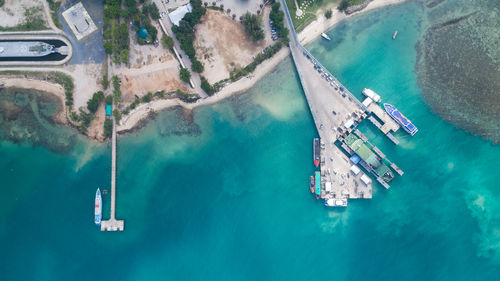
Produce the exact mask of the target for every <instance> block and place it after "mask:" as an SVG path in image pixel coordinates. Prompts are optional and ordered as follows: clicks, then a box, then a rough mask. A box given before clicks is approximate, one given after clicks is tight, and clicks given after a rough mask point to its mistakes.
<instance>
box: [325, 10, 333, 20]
mask: <svg viewBox="0 0 500 281" xmlns="http://www.w3.org/2000/svg"><path fill="white" fill-rule="evenodd" d="M331 17H332V10H330V9H328V11H326V13H325V18H327V19H330V18H331Z"/></svg>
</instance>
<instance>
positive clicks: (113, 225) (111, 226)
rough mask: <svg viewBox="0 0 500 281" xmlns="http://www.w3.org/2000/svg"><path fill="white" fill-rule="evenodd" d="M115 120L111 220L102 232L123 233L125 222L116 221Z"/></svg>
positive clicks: (112, 141) (112, 142) (104, 222)
mask: <svg viewBox="0 0 500 281" xmlns="http://www.w3.org/2000/svg"><path fill="white" fill-rule="evenodd" d="M111 118H112V119H113V134H112V136H111V147H112V148H111V206H110V215H109V220H103V221H101V231H123V228H124V221H123V220H117V219H116V122H115V117H114V116H112V117H111Z"/></svg>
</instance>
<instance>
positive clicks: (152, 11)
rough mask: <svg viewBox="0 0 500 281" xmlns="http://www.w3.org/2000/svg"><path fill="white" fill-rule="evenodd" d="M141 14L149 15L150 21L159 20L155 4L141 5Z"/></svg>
mask: <svg viewBox="0 0 500 281" xmlns="http://www.w3.org/2000/svg"><path fill="white" fill-rule="evenodd" d="M142 12H143V13H144V14H149V15H150V16H151V18H152V19H154V20H157V19H159V18H160V12H159V11H158V7H156V4H155V3H149V4H148V3H146V4H144V5H142Z"/></svg>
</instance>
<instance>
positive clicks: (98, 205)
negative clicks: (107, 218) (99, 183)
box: [94, 188, 102, 226]
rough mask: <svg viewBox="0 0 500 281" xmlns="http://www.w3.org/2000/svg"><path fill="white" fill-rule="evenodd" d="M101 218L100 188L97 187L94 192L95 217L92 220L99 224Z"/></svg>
mask: <svg viewBox="0 0 500 281" xmlns="http://www.w3.org/2000/svg"><path fill="white" fill-rule="evenodd" d="M101 219H102V198H101V190H99V188H98V189H97V191H96V193H95V218H94V222H95V224H96V225H97V226H99V225H101Z"/></svg>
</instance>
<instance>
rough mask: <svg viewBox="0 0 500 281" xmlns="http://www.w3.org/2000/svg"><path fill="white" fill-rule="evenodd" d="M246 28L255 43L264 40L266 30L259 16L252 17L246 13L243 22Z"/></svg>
mask: <svg viewBox="0 0 500 281" xmlns="http://www.w3.org/2000/svg"><path fill="white" fill-rule="evenodd" d="M241 22H242V23H243V25H244V26H245V31H246V32H247V34H248V35H250V37H252V40H253V41H259V40H261V39H263V38H264V30H263V29H262V20H261V19H260V17H258V16H257V15H252V14H250V13H249V12H246V13H245V14H244V15H243V19H242V20H241Z"/></svg>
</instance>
